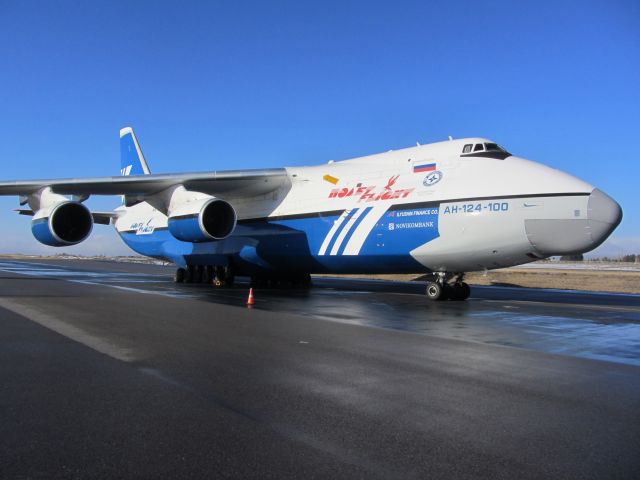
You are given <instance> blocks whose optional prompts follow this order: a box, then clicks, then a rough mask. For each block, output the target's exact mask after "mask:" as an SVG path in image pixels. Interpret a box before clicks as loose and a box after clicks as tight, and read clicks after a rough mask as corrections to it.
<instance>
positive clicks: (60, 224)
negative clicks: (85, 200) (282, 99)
mask: <svg viewBox="0 0 640 480" xmlns="http://www.w3.org/2000/svg"><path fill="white" fill-rule="evenodd" d="M92 229H93V217H92V216H91V212H90V211H89V209H88V208H87V207H85V206H84V205H83V204H82V203H80V202H74V201H71V200H67V201H62V202H59V203H55V204H53V205H51V206H49V207H45V208H42V209H40V210H38V211H37V212H36V214H35V215H34V217H33V221H32V222H31V232H32V233H33V236H34V237H36V240H38V241H39V242H40V243H44V244H45V245H50V246H52V247H65V246H68V245H76V244H77V243H80V242H82V241H83V240H86V239H87V237H88V236H89V234H91V230H92Z"/></svg>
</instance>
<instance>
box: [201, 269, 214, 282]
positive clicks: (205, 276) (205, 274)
mask: <svg viewBox="0 0 640 480" xmlns="http://www.w3.org/2000/svg"><path fill="white" fill-rule="evenodd" d="M212 279H213V267H212V266H211V265H207V266H205V267H204V268H203V269H202V283H211V280H212Z"/></svg>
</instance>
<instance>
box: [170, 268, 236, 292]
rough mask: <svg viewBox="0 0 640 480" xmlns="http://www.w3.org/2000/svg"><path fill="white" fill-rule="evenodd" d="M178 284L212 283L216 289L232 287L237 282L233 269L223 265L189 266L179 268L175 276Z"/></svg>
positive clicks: (174, 278) (174, 279)
mask: <svg viewBox="0 0 640 480" xmlns="http://www.w3.org/2000/svg"><path fill="white" fill-rule="evenodd" d="M173 281H174V282H176V283H211V284H213V285H214V286H215V287H230V286H232V285H233V282H234V281H235V274H234V272H233V268H231V267H230V266H226V267H225V266H221V265H188V266H187V268H178V269H176V273H175V275H174V276H173Z"/></svg>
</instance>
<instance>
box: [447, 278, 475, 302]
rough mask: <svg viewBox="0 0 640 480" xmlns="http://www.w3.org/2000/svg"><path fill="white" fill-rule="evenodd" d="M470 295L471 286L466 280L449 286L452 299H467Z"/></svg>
mask: <svg viewBox="0 0 640 480" xmlns="http://www.w3.org/2000/svg"><path fill="white" fill-rule="evenodd" d="M469 295H471V288H470V287H469V285H467V284H466V283H464V282H460V283H454V284H453V285H451V286H449V299H451V300H466V299H467V298H469Z"/></svg>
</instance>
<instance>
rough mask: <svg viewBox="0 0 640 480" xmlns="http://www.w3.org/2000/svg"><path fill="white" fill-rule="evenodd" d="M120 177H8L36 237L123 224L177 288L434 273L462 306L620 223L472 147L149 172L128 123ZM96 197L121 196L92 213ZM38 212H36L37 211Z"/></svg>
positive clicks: (537, 171) (579, 195)
mask: <svg viewBox="0 0 640 480" xmlns="http://www.w3.org/2000/svg"><path fill="white" fill-rule="evenodd" d="M120 155H121V172H120V173H121V176H119V177H98V178H74V179H62V180H29V181H11V182H0V194H1V195H19V197H20V205H21V206H22V207H23V208H21V209H18V212H19V213H21V214H23V215H30V216H32V218H33V219H32V222H31V231H32V232H33V235H34V236H35V238H36V239H37V240H38V241H40V242H42V243H44V244H46V245H52V246H57V247H62V246H67V245H75V244H77V243H80V242H82V241H83V240H85V239H86V238H87V237H88V236H89V234H90V233H91V230H92V228H93V225H94V223H99V224H112V225H113V226H114V227H115V228H116V230H117V232H118V234H119V235H120V237H121V238H122V240H123V241H124V242H125V243H126V244H127V245H128V246H129V247H131V248H132V249H133V250H135V251H136V252H138V253H140V254H142V255H146V256H149V257H154V258H158V259H163V260H168V261H171V262H173V263H175V264H176V266H177V267H178V268H177V270H176V274H175V281H176V282H207V283H213V284H214V285H216V286H225V285H231V284H232V283H233V281H234V278H235V276H237V275H241V276H250V277H251V278H252V282H253V283H254V284H255V285H265V284H274V285H290V286H293V285H297V286H304V285H308V284H309V282H310V274H311V273H335V274H345V273H346V274H348V273H370V274H374V273H425V274H429V276H428V278H429V279H430V281H428V282H427V288H426V295H427V296H428V297H429V298H430V299H432V300H443V299H447V298H448V299H451V300H464V299H466V298H468V296H469V294H470V289H469V286H468V285H467V284H466V283H465V282H464V273H465V272H469V271H478V270H489V269H494V268H501V267H508V266H512V265H519V264H523V263H527V262H531V261H534V260H538V259H541V258H546V257H549V256H553V255H566V254H575V253H582V252H587V251H589V250H592V249H593V248H595V247H597V246H598V245H600V244H601V243H602V242H603V241H604V240H605V239H606V238H607V237H608V236H609V234H610V233H611V232H612V231H613V230H614V229H615V228H616V226H617V225H618V224H619V223H620V220H621V218H622V210H621V208H620V206H619V205H618V204H617V203H616V202H615V201H614V200H613V199H612V198H611V197H609V196H608V195H607V194H605V193H603V192H602V191H600V190H598V189H596V188H594V187H593V186H592V185H589V184H588V183H586V182H584V181H582V180H580V179H578V178H576V177H573V176H571V175H568V174H566V173H564V172H561V171H559V170H555V169H553V168H550V167H547V166H545V165H542V164H540V163H536V162H533V161H530V160H525V159H524V158H520V157H517V156H515V155H512V154H511V153H509V152H507V151H506V150H505V149H504V148H502V147H500V146H499V145H497V144H496V143H494V142H492V141H491V140H487V139H484V138H464V139H460V140H451V139H450V140H449V141H444V142H438V143H432V144H428V145H418V146H416V147H411V148H406V149H402V150H395V151H389V152H385V153H380V154H376V155H370V156H366V157H359V158H354V159H350V160H344V161H336V162H333V161H331V162H329V163H328V164H324V165H318V166H311V167H286V168H274V169H266V170H226V171H211V172H203V173H178V174H151V172H150V170H149V167H148V165H147V162H146V160H145V158H144V156H143V154H142V150H141V149H140V145H139V143H138V141H137V139H136V136H135V134H134V132H133V130H132V129H131V128H123V129H122V130H121V131H120ZM90 195H122V197H123V204H122V206H120V207H118V208H116V209H115V210H114V211H112V212H91V211H90V210H89V209H88V208H87V207H86V206H85V205H84V204H83V202H84V201H85V200H86V199H87V198H89V196H90ZM27 206H28V208H27Z"/></svg>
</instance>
